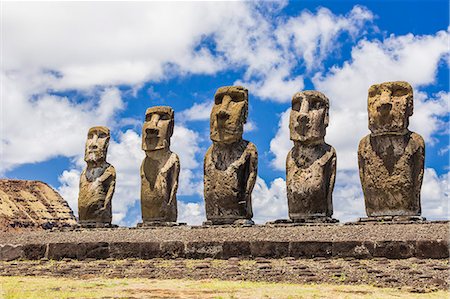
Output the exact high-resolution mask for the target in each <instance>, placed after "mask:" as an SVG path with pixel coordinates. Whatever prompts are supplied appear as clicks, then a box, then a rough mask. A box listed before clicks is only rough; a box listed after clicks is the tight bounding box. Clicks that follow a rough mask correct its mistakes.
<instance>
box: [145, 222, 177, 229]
mask: <svg viewBox="0 0 450 299" xmlns="http://www.w3.org/2000/svg"><path fill="white" fill-rule="evenodd" d="M182 225H186V223H185V222H165V221H143V222H140V223H138V224H137V225H136V226H137V227H138V228H146V227H161V226H165V227H173V226H182Z"/></svg>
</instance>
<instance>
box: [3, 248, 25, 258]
mask: <svg viewBox="0 0 450 299" xmlns="http://www.w3.org/2000/svg"><path fill="white" fill-rule="evenodd" d="M23 257H24V253H23V247H22V245H11V244H6V245H0V260H1V261H12V260H17V259H20V258H23Z"/></svg>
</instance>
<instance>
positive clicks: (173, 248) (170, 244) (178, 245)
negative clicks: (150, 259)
mask: <svg viewBox="0 0 450 299" xmlns="http://www.w3.org/2000/svg"><path fill="white" fill-rule="evenodd" d="M161 254H162V257H164V258H177V257H184V243H183V242H180V241H167V242H162V243H161Z"/></svg>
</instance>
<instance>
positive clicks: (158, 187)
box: [139, 106, 180, 226]
mask: <svg viewBox="0 0 450 299" xmlns="http://www.w3.org/2000/svg"><path fill="white" fill-rule="evenodd" d="M173 128H174V111H173V110H172V108H170V107H166V106H157V107H151V108H148V109H147V111H146V112H145V122H144V125H143V127H142V150H144V151H145V159H144V161H143V162H142V165H141V171H140V172H141V210H142V221H143V223H142V224H139V226H153V225H175V224H176V221H177V196H176V194H177V189H178V175H179V174H180V160H179V158H178V155H177V154H175V153H172V152H171V151H170V137H172V134H173Z"/></svg>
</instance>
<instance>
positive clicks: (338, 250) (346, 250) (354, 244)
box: [331, 241, 375, 258]
mask: <svg viewBox="0 0 450 299" xmlns="http://www.w3.org/2000/svg"><path fill="white" fill-rule="evenodd" d="M374 246H375V245H374V243H373V242H368V241H340V242H333V245H332V248H331V251H332V255H333V256H337V257H355V258H370V257H372V255H373V252H374Z"/></svg>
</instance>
